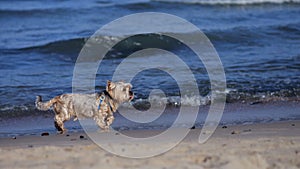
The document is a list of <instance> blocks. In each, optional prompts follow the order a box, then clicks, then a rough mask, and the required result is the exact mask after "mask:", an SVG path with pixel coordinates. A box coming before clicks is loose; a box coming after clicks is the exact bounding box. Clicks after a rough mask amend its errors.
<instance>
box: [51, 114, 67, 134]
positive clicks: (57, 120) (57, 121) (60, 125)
mask: <svg viewBox="0 0 300 169" xmlns="http://www.w3.org/2000/svg"><path fill="white" fill-rule="evenodd" d="M54 126H55V128H56V129H57V130H58V132H59V134H63V133H64V132H65V131H67V130H66V129H65V127H64V119H62V118H61V117H60V116H59V115H55V117H54Z"/></svg>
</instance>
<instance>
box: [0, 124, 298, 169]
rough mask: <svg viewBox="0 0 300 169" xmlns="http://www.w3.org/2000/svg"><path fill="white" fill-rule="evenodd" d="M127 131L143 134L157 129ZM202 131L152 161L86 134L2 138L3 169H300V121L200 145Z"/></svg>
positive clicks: (247, 128)
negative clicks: (111, 147)
mask: <svg viewBox="0 0 300 169" xmlns="http://www.w3.org/2000/svg"><path fill="white" fill-rule="evenodd" d="M127 132H128V133H129V134H133V135H134V134H135V135H141V136H142V135H144V134H145V133H147V132H152V133H153V132H155V131H127ZM199 132H200V129H194V130H191V132H190V134H189V135H188V136H187V137H186V138H185V139H184V141H182V142H181V143H180V144H178V145H177V146H176V147H175V148H173V149H171V150H170V151H168V152H166V153H164V154H161V155H158V156H155V157H151V158H146V159H130V158H124V157H119V156H116V155H113V154H111V153H109V152H106V151H105V150H103V149H101V148H100V147H99V146H97V145H96V144H95V143H93V142H92V141H91V140H90V139H89V138H88V137H87V135H86V134H85V133H81V132H78V133H69V134H68V135H66V134H65V135H49V136H19V137H16V138H1V139H0V168H3V169H4V168H38V169H42V168H51V169H54V168H70V169H71V168H104V169H109V168H114V169H118V168H130V169H132V168H149V169H150V168H151V169H153V168H178V169H184V168H195V169H196V168H197V169H201V168H224V169H235V168H239V169H241V168H243V169H248V168H249V169H255V168H262V169H273V168H288V169H293V168H300V121H287V122H276V123H270V124H251V125H237V126H220V127H219V128H218V129H217V130H216V132H215V133H214V135H213V136H212V137H211V138H210V139H209V140H208V141H207V142H206V143H205V144H199V143H198V140H197V139H198V135H199ZM80 136H81V138H80ZM82 137H83V138H82ZM109 141H111V142H112V144H114V145H115V146H119V145H122V143H121V142H118V140H108V142H109ZM161 144H169V143H168V140H166V141H165V142H163V143H148V144H146V145H138V144H137V145H136V146H137V148H138V147H139V146H144V147H143V148H148V149H149V150H150V149H151V148H153V146H159V145H161Z"/></svg>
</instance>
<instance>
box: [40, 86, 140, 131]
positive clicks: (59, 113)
mask: <svg viewBox="0 0 300 169" xmlns="http://www.w3.org/2000/svg"><path fill="white" fill-rule="evenodd" d="M131 89H132V85H131V84H130V83H125V82H111V81H107V85H106V90H104V91H103V92H102V93H93V94H73V93H72V94H62V95H59V96H56V97H54V98H53V99H51V100H49V101H47V102H42V97H41V96H37V97H36V101H35V105H36V108H37V109H38V110H43V111H46V110H48V109H50V108H51V107H53V110H54V112H55V116H54V125H55V128H56V129H57V130H58V132H59V133H60V134H63V133H65V132H66V129H65V128H64V122H65V121H67V120H70V119H71V118H74V121H75V120H77V119H78V118H81V117H89V118H94V120H95V121H96V123H97V125H98V126H99V127H100V128H101V129H104V130H108V129H109V126H110V125H111V124H112V123H113V121H114V116H113V113H114V112H116V111H117V109H118V107H119V106H120V104H122V103H124V102H130V101H131V100H132V99H133V98H134V93H133V92H132V91H131Z"/></svg>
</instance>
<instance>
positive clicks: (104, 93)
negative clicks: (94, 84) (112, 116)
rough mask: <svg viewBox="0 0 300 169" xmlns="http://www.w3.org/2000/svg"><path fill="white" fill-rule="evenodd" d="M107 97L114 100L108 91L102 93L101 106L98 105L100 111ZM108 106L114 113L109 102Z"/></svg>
mask: <svg viewBox="0 0 300 169" xmlns="http://www.w3.org/2000/svg"><path fill="white" fill-rule="evenodd" d="M105 96H108V97H109V98H110V99H111V100H114V99H113V98H112V97H111V95H110V94H109V93H108V92H107V91H106V90H104V91H103V92H102V94H101V96H100V100H99V105H98V110H100V107H101V104H102V102H103V101H104V100H105ZM107 104H108V106H109V108H110V110H111V111H112V112H113V108H112V107H111V105H110V103H109V101H108V102H107Z"/></svg>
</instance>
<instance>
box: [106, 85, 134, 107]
mask: <svg viewBox="0 0 300 169" xmlns="http://www.w3.org/2000/svg"><path fill="white" fill-rule="evenodd" d="M131 88H132V85H131V84H130V83H125V82H111V81H109V80H108V81H107V85H106V91H107V92H108V93H109V94H110V96H111V97H112V98H113V99H114V100H116V101H117V102H119V103H124V102H129V101H131V100H132V99H133V98H134V94H133V92H132V91H131Z"/></svg>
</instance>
